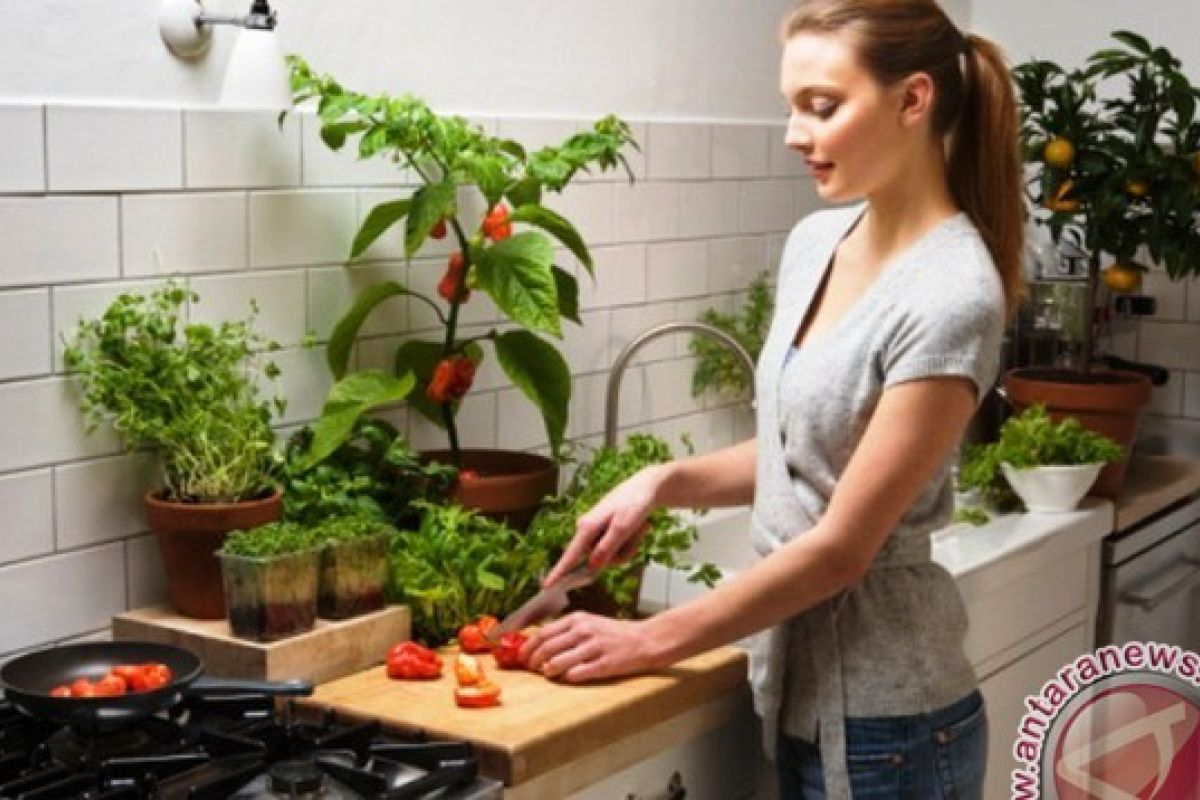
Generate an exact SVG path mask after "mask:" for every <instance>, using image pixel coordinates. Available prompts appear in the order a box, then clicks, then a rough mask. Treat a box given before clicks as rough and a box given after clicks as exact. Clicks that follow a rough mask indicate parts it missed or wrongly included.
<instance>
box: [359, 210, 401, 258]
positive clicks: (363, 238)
mask: <svg viewBox="0 0 1200 800" xmlns="http://www.w3.org/2000/svg"><path fill="white" fill-rule="evenodd" d="M411 207H412V201H411V200H393V201H391V202H388V203H380V204H379V205H377V206H375V207H374V208H372V209H371V211H370V213H368V214H367V218H366V219H365V220H363V224H362V227H361V228H359V229H358V233H356V234H355V235H354V244H353V245H351V247H350V258H352V259H353V258H358V257H359V256H360V255H362V254H363V253H364V252H365V251H366V249H367V248H368V247H370V246H371V244H372V243H373V242H374V241H375V240H376V239H378V238H379V237H380V236H382V235H383V232H384V231H386V230H387V229H388V228H390V227H392V226H393V225H395V224H396V222H398V221H399V220H401V219H403V218H404V217H405V216H407V215H408V211H409V209H410V208H411Z"/></svg>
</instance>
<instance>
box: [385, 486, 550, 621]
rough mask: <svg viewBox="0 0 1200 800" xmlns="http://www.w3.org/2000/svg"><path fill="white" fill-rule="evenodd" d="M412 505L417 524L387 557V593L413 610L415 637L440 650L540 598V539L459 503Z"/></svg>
mask: <svg viewBox="0 0 1200 800" xmlns="http://www.w3.org/2000/svg"><path fill="white" fill-rule="evenodd" d="M416 505H417V506H418V508H420V509H421V512H422V513H421V521H420V524H419V525H418V526H417V527H415V528H412V529H409V530H402V531H400V533H399V534H398V535H397V536H396V537H395V538H394V539H393V543H392V549H391V554H390V556H389V558H388V564H389V574H388V594H389V597H390V598H392V599H393V600H395V601H396V602H400V603H405V604H407V605H408V606H409V608H410V610H411V611H412V628H413V638H415V639H418V640H420V641H423V642H426V643H428V644H443V643H445V642H448V641H450V640H451V639H453V638H454V636H455V634H456V633H457V632H458V629H459V628H460V627H461V626H462V625H464V624H466V623H468V622H471V621H472V620H475V619H478V618H479V617H480V616H481V615H483V614H492V615H495V616H497V617H502V616H505V615H507V614H508V613H509V612H511V611H514V610H515V609H516V608H518V607H519V606H520V605H521V603H523V602H524V601H525V600H527V599H529V598H530V597H532V596H533V595H534V594H535V593H536V592H537V591H538V588H539V583H538V579H539V577H540V576H541V574H542V573H543V572H544V571H545V569H546V567H547V566H548V565H549V553H548V551H547V550H546V548H545V547H543V546H542V543H541V542H539V541H538V540H537V539H535V538H534V537H531V536H527V535H521V534H520V533H519V532H518V531H516V530H515V529H513V528H512V527H510V526H509V525H506V524H505V523H504V522H502V521H498V520H494V519H491V518H490V517H486V516H484V515H482V514H480V513H479V512H477V511H476V510H474V509H470V508H466V507H464V506H461V505H458V504H456V503H441V504H439V503H428V502H424V501H418V502H417V503H416Z"/></svg>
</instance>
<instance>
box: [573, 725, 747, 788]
mask: <svg viewBox="0 0 1200 800" xmlns="http://www.w3.org/2000/svg"><path fill="white" fill-rule="evenodd" d="M761 739H762V737H761V736H760V735H759V722H758V717H756V716H755V715H754V712H753V710H752V709H751V708H750V706H749V704H748V703H747V704H746V705H745V706H743V708H742V710H741V712H740V713H738V714H737V715H736V716H734V718H733V719H731V720H729V721H728V722H726V723H725V724H723V725H721V726H720V727H718V728H715V729H713V730H710V731H708V732H707V733H704V734H702V735H700V736H697V737H696V738H693V739H690V740H688V741H686V742H683V743H681V744H678V745H676V746H675V747H672V748H669V749H667V750H664V751H662V752H660V753H657V754H655V755H654V756H651V757H650V758H647V759H645V760H643V761H640V762H638V763H637V764H633V765H632V766H629V767H627V768H625V769H622V770H620V771H619V772H615V773H613V774H611V775H609V776H608V777H607V778H605V779H603V780H601V781H599V782H597V783H594V784H592V785H590V786H588V787H587V788H586V789H583V790H582V791H579V792H576V793H575V794H572V795H570V796H569V798H568V800H678V799H679V798H684V797H686V798H687V800H742V798H751V797H761V795H756V792H755V782H756V780H757V774H758V765H759V761H760V756H761V748H760V747H759V742H760V741H761Z"/></svg>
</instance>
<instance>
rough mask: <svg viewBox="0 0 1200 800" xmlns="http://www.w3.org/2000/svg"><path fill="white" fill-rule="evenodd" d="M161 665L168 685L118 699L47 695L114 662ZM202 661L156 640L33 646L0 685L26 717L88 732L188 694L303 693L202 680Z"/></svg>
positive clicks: (293, 685) (294, 686) (0, 677)
mask: <svg viewBox="0 0 1200 800" xmlns="http://www.w3.org/2000/svg"><path fill="white" fill-rule="evenodd" d="M148 662H157V663H159V664H166V665H167V667H168V668H170V670H171V680H170V682H169V683H167V684H165V685H163V686H161V687H159V688H157V689H151V690H148V691H144V692H130V693H128V694H123V695H120V696H118V697H51V696H50V690H51V689H52V688H54V687H55V686H61V685H64V684H66V685H70V684H71V683H72V682H73V681H75V680H76V679H78V678H87V679H88V680H98V679H99V678H101V677H103V676H104V674H105V673H107V672H108V671H109V670H110V669H111V668H112V667H114V666H116V665H118V664H145V663H148ZM203 671H204V662H202V661H201V660H200V658H199V656H197V655H196V654H194V653H192V652H191V651H189V650H185V649H183V648H182V647H175V646H173V645H169V644H159V643H158V642H135V641H120V642H81V643H79V644H70V645H63V646H61V647H52V648H48V649H45V650H38V651H35V652H32V653H26V654H25V655H23V656H18V657H16V658H14V659H13V660H11V661H9V662H8V663H6V664H4V665H3V666H0V688H3V689H4V694H5V697H6V698H7V699H8V701H9V702H11V703H12V704H13V705H14V706H15V707H16V708H17V709H18V710H20V711H22V712H24V713H25V714H28V715H29V716H31V717H37V718H39V719H44V720H49V721H51V722H57V723H60V724H63V725H70V726H72V727H74V728H77V729H79V730H82V731H85V732H88V733H99V732H103V731H109V730H115V729H117V728H121V727H125V726H128V725H130V724H132V723H134V722H136V721H138V720H140V719H143V718H145V717H148V716H151V715H152V714H155V713H157V712H159V711H162V710H163V709H166V708H170V707H171V706H173V705H175V704H176V703H178V702H179V701H180V700H181V699H183V695H184V693H185V692H187V693H189V694H208V695H213V694H239V693H244V692H264V693H268V694H272V695H289V696H307V695H310V694H312V690H313V687H312V684H311V683H309V682H308V681H298V680H297V681H284V682H272V681H249V680H238V679H234V678H203V677H201V673H202V672H203Z"/></svg>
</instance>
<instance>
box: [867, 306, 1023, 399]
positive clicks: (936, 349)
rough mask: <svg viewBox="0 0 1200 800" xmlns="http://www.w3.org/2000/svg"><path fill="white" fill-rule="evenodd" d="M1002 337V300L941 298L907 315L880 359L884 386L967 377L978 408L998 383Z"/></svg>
mask: <svg viewBox="0 0 1200 800" xmlns="http://www.w3.org/2000/svg"><path fill="white" fill-rule="evenodd" d="M1003 335H1004V313H1003V306H1002V301H1000V302H996V301H989V300H987V299H984V298H982V297H971V298H969V299H968V298H955V297H953V296H952V297H946V298H942V302H938V303H931V304H928V305H926V304H922V307H920V308H917V309H914V310H910V311H909V312H908V313H906V314H905V315H904V316H903V317H902V319H901V322H900V324H899V329H898V330H897V331H896V334H895V336H894V337H893V338H892V341H891V342H889V344H888V346H887V347H886V348H885V350H884V354H883V363H882V369H883V373H884V374H883V386H884V388H887V387H889V386H894V385H896V384H898V383H904V382H906V381H914V380H919V379H921V378H931V377H937V376H944V375H957V376H962V377H964V378H969V379H970V380H971V381H972V382H974V384H975V389H976V392H975V402H976V405H978V404H979V403H982V402H983V399H984V397H985V396H986V395H987V393H988V391H989V390H990V389H991V388H992V384H993V383H994V382H995V380H996V372H997V369H998V367H999V361H1000V343H1001V339H1002V337H1003Z"/></svg>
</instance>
